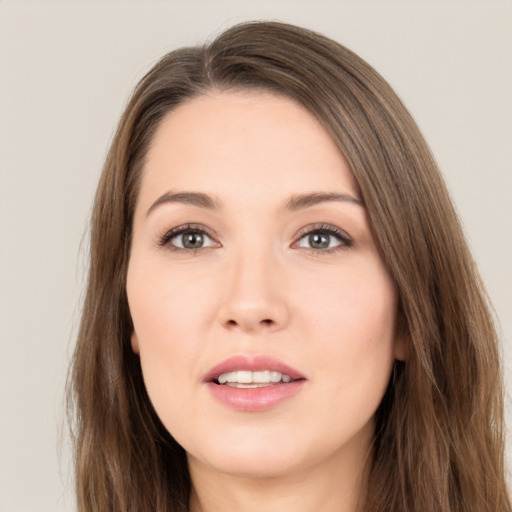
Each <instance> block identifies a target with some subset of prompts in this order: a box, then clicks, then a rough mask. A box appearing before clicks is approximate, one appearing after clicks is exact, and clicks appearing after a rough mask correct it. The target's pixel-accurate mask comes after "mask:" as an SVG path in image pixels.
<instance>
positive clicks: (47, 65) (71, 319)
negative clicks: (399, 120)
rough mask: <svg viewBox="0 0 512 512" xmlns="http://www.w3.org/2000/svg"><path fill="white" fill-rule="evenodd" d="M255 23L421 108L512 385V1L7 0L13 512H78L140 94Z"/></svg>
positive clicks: (1, 430) (3, 466)
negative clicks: (195, 51) (89, 291)
mask: <svg viewBox="0 0 512 512" xmlns="http://www.w3.org/2000/svg"><path fill="white" fill-rule="evenodd" d="M255 18H264V19H278V20H283V21H289V22H292V23H297V24H301V25H304V26H307V27H310V28H313V29H315V30H318V31H320V32H323V33H325V34H326V35H328V36H331V37H333V38H334V39H336V40H338V41H339V42H341V43H343V44H345V45H347V46H348V47H349V48H351V49H353V50H355V51H356V52H357V53H359V54H360V55H361V56H362V57H363V58H365V59H366V60H368V61H369V62H370V63H371V64H372V65H373V66H374V67H376V68H377V70H379V71H380V72H381V73H382V74H383V75H384V77H385V78H387V79H388V80H389V81H390V83H391V85H392V86H393V87H394V88H395V89H396V90H397V92H398V93H399V95H400V96H401V97H402V99H403V100H404V101H405V103H406V104H407V105H408V107H409V108H410V110H411V111H412V113H413V115H414V116H415V118H416V119H417V121H418V123H419V125H420V127H421V129H422V130H423V132H424V134H425V136H426V138H427V140H428V141H429V143H430V145H431V147H432V149H433V151H434V153H435V155H436V157H437V159H438V162H439V164H440V166H441V168H442V170H443V172H444V174H445V177H446V180H447V182H448V185H449V188H450V190H451V191H452V194H453V197H454V200H455V202H456V205H457V208H458V210H459V212H460V215H461V217H462V220H463V223H464V226H465V229H466V232H467V235H468V237H469V240H470V243H471V246H472V248H473V251H474V254H475V256H476V259H477V261H478V263H479V265H480V269H481V272H482V275H483V277H484V280H485V282H486V284H487V286H488V290H489V293H490V296H491V298H492V300H493V302H494V304H495V308H496V312H497V315H498V316H499V318H500V319H501V324H502V331H503V338H504V341H505V343H504V347H505V349H504V350H505V364H506V366H507V375H508V380H509V382H512V381H511V379H510V375H512V373H511V366H512V365H511V361H512V349H511V348H510V346H509V344H510V341H511V340H512V315H511V313H512V268H511V261H512V258H511V256H512V199H511V193H512V169H511V164H512V58H511V57H512V55H511V54H512V30H511V27H512V2H511V1H509V0H502V1H498V0H496V1H494V0H480V1H468V0H459V1H455V0H454V1H450V0H445V1H440V0H438V1H431V2H429V1H426V0H424V1H412V0H409V1H391V0H389V1H386V0H381V1H369V0H362V1H356V0H352V1H350V0H344V1H325V0H324V1H321V0H316V1H300V0H289V1H285V0H280V1H254V2H252V1H236V0H233V1H228V0H225V1H211V0H210V1H198V0H189V1H185V0H183V1H174V2H173V1H167V2H164V1H160V2H159V1H146V2H143V1H138V2H127V1H125V2H114V1H104V2H100V1H90V2H85V1H66V2H64V1H62V2H55V1H44V0H43V1H33V2H27V1H14V0H12V1H3V2H2V1H1V0H0V173H1V175H0V176H1V178H0V179H1V182H0V194H1V195H0V244H1V245H0V344H1V345H0V350H1V352H0V393H1V394H0V400H1V403H0V415H1V416H0V512H35V511H38V512H54V511H65V510H73V509H74V501H73V495H72V477H71V468H70V463H69V448H68V445H69V443H68V441H67V438H66V435H65V433H66V431H65V427H64V429H63V425H64V418H65V415H64V408H63V389H64V383H65V379H66V369H67V364H68V359H69V356H70V354H71V351H72V345H73V338H74V333H75V330H76V326H77V322H78V311H79V297H80V294H81V290H82V286H83V279H84V273H83V270H84V264H85V263H84V259H83V257H81V256H79V246H80V242H81V238H82V234H83V232H84V229H85V227H86V223H87V217H88V214H89V211H90V205H91V202H92V197H93V193H94V189H95V184H96V181H97V178H98V175H99V172H100V169H101V166H102V162H103V159H104V157H105V153H106V150H107V146H108V143H109V141H110V140H111V137H112V134H113V130H114V127H115V125H116V123H117V120H118V118H119V115H120V113H121V111H122V109H123V106H124V105H125V102H126V100H127V97H128V94H129V92H130V91H131V89H132V88H133V86H134V85H135V84H136V82H137V81H138V79H139V78H141V76H142V75H143V73H144V72H145V71H146V70H147V69H148V68H149V67H150V65H151V64H152V63H154V62H155V61H156V60H157V59H158V58H159V57H160V56H162V55H163V54H164V53H165V52H167V51H169V50H171V49H173V48H175V47H177V46H180V45H185V44H187V45H188V44H194V43H197V42H201V41H203V40H204V39H205V37H207V36H209V35H211V34H212V33H216V32H218V31H220V30H221V29H224V28H227V27H228V26H230V25H232V24H233V23H235V22H239V21H242V20H246V19H255ZM509 388H510V384H509ZM509 411H510V406H509ZM509 416H510V414H509ZM509 425H512V421H511V420H510V419H509ZM62 431H64V435H62ZM59 447H60V448H59ZM59 451H60V452H61V453H60V458H59ZM509 458H510V457H509Z"/></svg>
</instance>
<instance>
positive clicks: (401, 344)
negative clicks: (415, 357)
mask: <svg viewBox="0 0 512 512" xmlns="http://www.w3.org/2000/svg"><path fill="white" fill-rule="evenodd" d="M408 347H409V337H408V336H407V334H406V333H405V332H403V331H401V332H399V333H398V334H397V336H396V339H395V359H396V360H398V361H407V352H408Z"/></svg>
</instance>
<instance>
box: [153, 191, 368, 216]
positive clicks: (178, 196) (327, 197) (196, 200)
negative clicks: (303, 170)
mask: <svg viewBox="0 0 512 512" xmlns="http://www.w3.org/2000/svg"><path fill="white" fill-rule="evenodd" d="M328 201H342V202H348V203H353V204H356V205H359V206H362V207H364V203H363V201H361V200H360V199H357V198H355V197H353V196H351V195H349V194H338V193H329V192H313V193H310V194H300V195H296V196H292V197H291V198H290V199H289V200H288V202H287V203H286V205H285V207H284V211H285V212H294V211H297V210H300V209H302V208H310V207H311V206H315V205H317V204H320V203H324V202H328ZM166 203H182V204H190V205H192V206H197V207H199V208H206V209H208V210H220V208H221V205H220V203H219V202H217V201H216V200H215V199H213V198H212V197H210V196H209V195H207V194H203V193H202V192H166V193H165V194H163V195H162V196H160V197H159V198H158V199H157V200H156V201H155V202H154V203H153V204H152V205H151V206H150V207H149V209H148V211H147V213H146V216H148V215H149V214H150V213H151V212H152V211H153V210H154V209H155V208H157V207H158V206H160V205H162V204H166Z"/></svg>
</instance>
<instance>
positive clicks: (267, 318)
mask: <svg viewBox="0 0 512 512" xmlns="http://www.w3.org/2000/svg"><path fill="white" fill-rule="evenodd" d="M255 252H256V254H254V255H251V254H244V255H240V256H239V257H238V258H236V261H235V262H234V263H233V264H232V265H231V269H230V271H229V272H228V275H227V276H226V277H227V279H226V280H225V281H224V283H225V286H224V293H222V292H221V294H220V295H221V297H222V300H221V305H220V307H219V312H218V318H219V321H220V323H221V324H222V325H223V326H224V327H225V328H227V329H230V330H238V331H240V332H245V333H257V332H260V331H265V332H273V331H278V330H280V329H282V328H284V327H285V326H286V325H287V324H288V322H289V318H290V311H289V302H288V290H287V289H286V285H285V279H284V278H283V274H282V272H280V271H279V265H277V264H276V262H275V261H272V258H271V257H269V256H265V255H262V254H260V251H255Z"/></svg>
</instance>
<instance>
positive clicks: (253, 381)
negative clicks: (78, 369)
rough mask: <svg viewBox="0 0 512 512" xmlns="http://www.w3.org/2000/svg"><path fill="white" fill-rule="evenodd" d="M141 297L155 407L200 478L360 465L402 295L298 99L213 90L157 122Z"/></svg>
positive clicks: (139, 324) (346, 172)
mask: <svg viewBox="0 0 512 512" xmlns="http://www.w3.org/2000/svg"><path fill="white" fill-rule="evenodd" d="M127 293H128V300H129V306H130V311H131V315H132V318H133V324H134V331H133V335H132V346H133V350H134V351H135V352H136V353H138V354H140V360H141V365H142V371H143V375H144V381H145V384H146V387H147V391H148V394H149V397H150V399H151V401H152V403H153V405H154V407H155V410H156V412H157V414H158V416H159V417H160V419H161V421H162V422H163V424H164V425H165V427H166V428H167V429H168V431H169V432H170V433H171V434H172V436H173V437H174V438H175V439H176V440H177V441H178V443H180V444H181V445H182V446H183V447H184V449H185V450H186V451H187V453H188V457H189V464H190V467H191V470H193V469H194V468H197V467H207V468H209V469H210V470H216V471H220V472H223V473H229V474H236V475H245V476H275V475H279V474H285V473H286V474H290V472H293V471H294V470H301V471H305V470H308V471H309V470H311V468H313V467H322V465H323V463H327V462H329V463H337V462H340V463H341V461H345V463H346V461H351V462H350V464H353V463H354V461H356V460H360V459H361V458H362V457H364V455H365V453H366V450H367V449H368V446H369V443H370V442H371V438H372V435H373V416H374V413H375V410H376V409H377V407H378V405H379V403H380V401H381V398H382V396H383V394H384V392H385V389H386V386H387V383H388V380H389V377H390V372H391V368H392V365H393V361H394V359H395V358H397V357H401V353H402V351H403V347H402V343H398V342H397V341H396V339H395V317H396V310H397V294H396V291H395V288H394V286H393V283H392V281H391V279H390V276H389V275H388V272H387V271H386V268H385V267H384V265H383V263H382V261H381V259H380V257H379V254H378V251H377V248H376V246H375V243H374V240H373V239H372V234H371V230H370V225H369V222H368V217H367V213H366V210H365V207H364V205H363V204H362V202H361V198H360V196H359V194H358V188H357V186H356V182H355V180H354V177H353V176H352V173H351V171H350V169H349V166H348V164H347V162H346V160H345V159H344V157H343V156H342V154H341V153H340V151H339V150H338V149H337V147H336V145H335V144H334V143H333V141H332V140H331V138H330V137H329V135H328V133H327V132H326V130H325V129H324V128H323V127H322V126H321V125H320V124H319V122H318V121H317V120H316V119H315V118H314V117H313V116H312V115H311V114H310V113H308V112H307V111H306V110H305V109H303V108H302V107H301V106H298V105H297V104H296V103H294V102H293V101H292V100H290V99H287V98H283V97H280V96H277V95H273V94H270V93H266V92H260V91H245V92H224V93H220V92H211V93H209V94H207V95H204V96H201V97H198V98H195V99H193V100H191V101H189V102H187V103H184V104H182V105H180V106H179V107H178V108H177V109H176V110H174V111H173V112H171V113H169V114H168V115H167V116H166V117H165V118H164V120H163V122H162V123H161V125H160V126H159V128H158V130H157V132H156V135H155V137H154V140H153V142H152V144H151V147H150V149H149V153H148V155H147V160H146V163H145V166H144V170H143V176H142V181H141V188H140V194H139V197H138V203H137V207H136V211H135V216H134V225H133V243H132V251H131V258H130V263H129V269H128V278H127Z"/></svg>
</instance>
